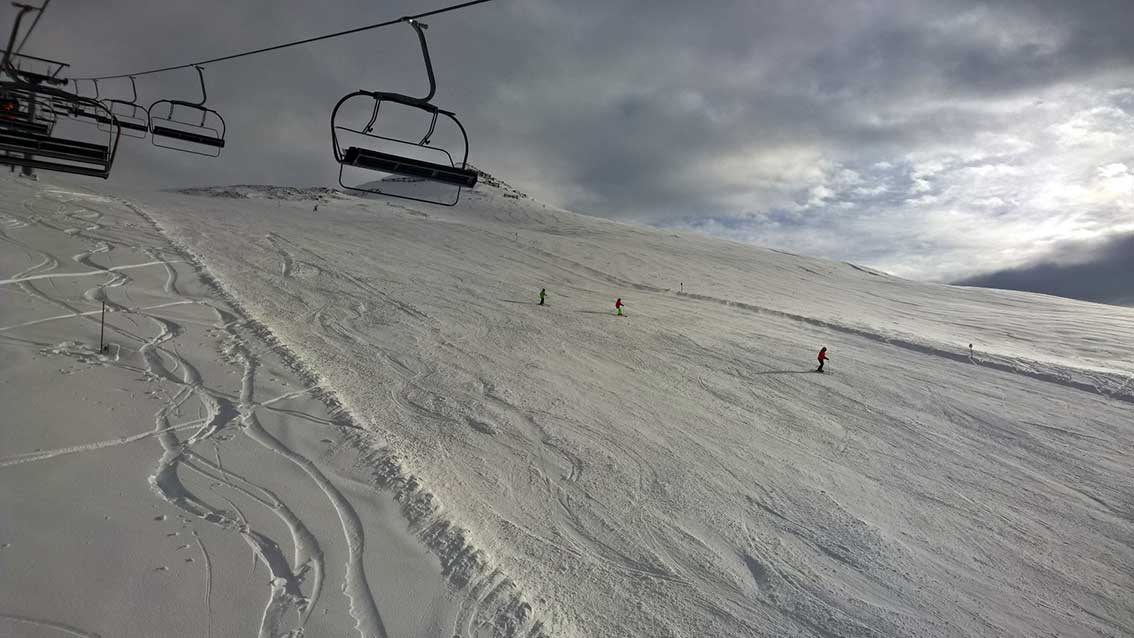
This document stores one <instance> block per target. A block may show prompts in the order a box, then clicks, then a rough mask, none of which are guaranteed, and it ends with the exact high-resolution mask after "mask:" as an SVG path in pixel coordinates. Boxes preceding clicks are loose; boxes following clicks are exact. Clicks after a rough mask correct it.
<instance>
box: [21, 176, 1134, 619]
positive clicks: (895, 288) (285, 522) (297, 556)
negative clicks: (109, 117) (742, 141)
mask: <svg viewBox="0 0 1134 638" xmlns="http://www.w3.org/2000/svg"><path fill="white" fill-rule="evenodd" d="M0 188H2V193H0V194H2V197H0V204H2V206H3V208H2V209H0V213H2V214H3V217H0V224H2V226H0V231H2V233H3V234H2V235H0V239H3V242H2V245H0V266H2V267H3V271H2V272H0V284H2V286H0V294H3V295H4V304H3V305H2V306H0V324H2V325H0V347H2V348H3V349H4V356H3V365H2V367H0V383H2V385H0V397H2V400H3V404H4V406H5V413H6V414H8V415H9V417H8V418H6V419H5V424H4V426H3V427H2V428H0V444H2V447H0V449H2V452H0V473H3V480H2V481H0V506H2V508H3V511H4V512H5V516H4V519H3V520H2V521H0V546H3V547H4V548H3V549H2V550H0V568H2V570H3V573H4V577H3V579H2V580H0V601H3V602H0V632H2V631H9V632H17V633H16V634H15V635H19V633H18V632H19V631H23V630H25V628H27V627H34V628H37V630H39V631H42V632H46V631H49V630H50V629H51V628H58V627H64V628H66V629H63V630H61V631H71V632H72V633H75V634H77V635H108V636H109V635H115V636H118V635H139V636H141V635H158V634H160V635H186V636H189V635H193V636H200V635H206V629H205V628H204V627H203V625H204V624H206V619H207V625H208V631H209V632H211V633H212V635H217V636H220V635H248V634H250V633H255V632H256V631H259V632H260V635H280V634H286V632H288V631H291V632H298V631H303V632H304V635H312V636H322V635H328V636H330V635H336V636H339V635H351V634H352V633H354V634H357V635H362V636H371V635H391V636H393V635H438V636H448V635H459V636H495V635H505V636H540V635H544V636H910V637H914V636H917V637H923V636H959V635H980V636H995V635H1005V636H1009V635H1010V636H1040V635H1045V636H1046V635H1053V636H1120V635H1134V605H1131V603H1130V601H1131V596H1132V592H1134V543H1131V539H1132V538H1134V497H1132V496H1131V495H1132V494H1134V460H1132V456H1131V454H1132V452H1134V427H1132V426H1134V419H1132V418H1131V416H1130V415H1131V413H1132V407H1134V406H1132V404H1134V381H1132V379H1134V360H1132V358H1131V356H1130V353H1131V349H1132V347H1134V309H1130V308H1121V307H1111V306H1103V305H1097V304H1090V303H1083V302H1077V301H1070V300H1065V299H1059V298H1055V297H1047V296H1042V295H1033V294H1027V293H1012V292H1003V291H994V290H984V289H975V288H974V289H970V288H961V287H952V286H945V285H932V284H923V283H916V282H911V281H906V280H902V279H899V278H895V277H891V276H889V275H886V274H885V273H881V272H877V271H874V270H872V269H870V268H865V267H861V266H857V265H853V264H847V263H836V262H831V261H826V260H823V259H818V258H811V257H803V256H798V255H791V254H786V253H780V252H776V251H772V250H766V249H760V248H755V247H752V246H747V245H741V244H735V243H730V242H725V241H721V240H717V239H711V238H706V237H701V236H698V235H694V234H686V233H677V234H674V233H670V232H663V231H658V230H655V229H649V228H643V227H637V226H632V225H625V224H619V223H615V222H611V221H606V220H601V219H596V218H591V217H586V216H580V215H576V214H573V213H570V212H567V211H563V210H559V209H556V208H554V207H549V206H545V205H543V204H540V203H539V202H536V201H534V200H532V199H530V198H527V197H525V196H523V195H522V193H520V192H519V191H517V190H516V189H513V188H511V187H509V186H507V184H505V183H503V182H501V181H499V180H496V179H492V180H482V185H481V186H479V187H478V188H477V189H476V190H475V191H472V192H468V193H466V194H465V195H464V197H463V198H462V201H461V204H460V205H458V206H457V207H454V208H451V209H450V208H441V207H432V206H427V205H424V204H416V203H408V202H402V201H396V200H390V201H387V200H384V199H381V198H361V197H353V196H349V195H344V194H329V193H328V194H319V193H315V194H314V196H311V194H308V193H307V191H306V190H303V189H287V188H283V187H263V188H261V187H247V186H245V187H217V188H210V189H196V190H194V191H193V192H192V193H191V194H187V193H170V192H165V193H152V192H133V191H127V190H122V189H116V188H112V187H109V186H106V185H102V184H91V183H89V182H85V183H79V182H71V181H61V182H58V183H55V184H52V183H50V182H49V181H46V180H45V182H42V183H38V184H37V183H33V182H28V181H24V180H16V179H9V180H6V181H4V182H3V184H2V186H0ZM234 192H235V193H240V194H241V196H240V197H233V196H232V195H230V194H227V193H234ZM319 197H321V200H322V201H320V202H319V207H318V210H317V211H315V210H313V205H312V204H313V202H312V201H311V200H312V199H316V198H319ZM68 260H70V263H69V264H67V265H65V264H66V262H67V261H68ZM541 288H546V289H547V293H548V296H547V304H546V305H544V306H540V305H538V300H537V299H538V298H537V293H538V292H539V290H540V289H541ZM616 298H621V299H622V301H623V302H624V303H625V304H626V316H623V317H617V316H615V313H614V301H615V299H616ZM104 300H105V301H107V302H108V303H109V304H110V306H111V310H112V312H111V313H110V314H109V315H108V320H107V323H108V334H109V335H110V337H111V338H110V341H111V348H110V349H109V350H108V351H106V352H102V353H100V352H99V351H98V346H97V344H98V337H97V328H98V323H97V319H98V316H99V314H98V313H99V312H100V310H101V305H100V304H101V302H102V301H104ZM112 326H113V328H112ZM969 344H972V348H971V349H970V346H969ZM821 346H826V347H828V348H829V354H830V357H831V360H830V361H829V362H828V364H827V370H826V372H825V373H824V374H815V373H814V372H813V369H814V366H815V365H816V362H815V355H816V352H817V351H818V350H819V348H820V347H821ZM111 411H113V414H111ZM92 414H94V415H96V416H94V417H92V416H91V415H92ZM13 416H14V417H15V418H12V417H13ZM9 419H10V420H9ZM80 481H82V484H81V486H80V487H78V489H75V488H76V486H79V485H80ZM9 513H11V514H10V515H9ZM104 516H105V517H107V518H106V520H104ZM159 518H160V520H159ZM168 534H176V535H175V536H167V535H168ZM182 546H184V547H182ZM194 552H195V553H194ZM182 556H184V557H185V558H193V559H194V562H193V563H187V562H178V561H181V558H182ZM163 567H164V568H165V569H162V568H163ZM202 583H206V584H205V585H202ZM190 600H192V601H193V602H192V603H190V602H187V601H190ZM37 623H38V624H37Z"/></svg>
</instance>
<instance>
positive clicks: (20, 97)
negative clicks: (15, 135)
mask: <svg viewBox="0 0 1134 638" xmlns="http://www.w3.org/2000/svg"><path fill="white" fill-rule="evenodd" d="M55 121H56V115H55V113H54V111H53V110H52V109H51V101H50V100H45V99H43V98H42V97H40V96H38V95H36V94H34V93H29V92H27V91H23V90H15V89H6V90H5V91H4V92H3V94H2V95H0V128H2V129H11V130H20V131H27V132H30V133H35V134H38V135H51V131H52V130H53V129H54V128H55Z"/></svg>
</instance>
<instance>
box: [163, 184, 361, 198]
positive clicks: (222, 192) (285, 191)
mask: <svg viewBox="0 0 1134 638" xmlns="http://www.w3.org/2000/svg"><path fill="white" fill-rule="evenodd" d="M169 192H172V193H180V194H182V195H196V196H200V197H221V198H227V199H278V200H284V201H291V202H302V201H322V200H328V199H346V198H347V197H349V195H347V194H346V193H343V192H342V191H340V190H337V189H334V188H325V187H322V186H306V187H302V186H273V185H270V184H235V185H231V186H200V187H195V188H180V189H173V190H171V191H169Z"/></svg>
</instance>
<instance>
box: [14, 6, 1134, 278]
mask: <svg viewBox="0 0 1134 638" xmlns="http://www.w3.org/2000/svg"><path fill="white" fill-rule="evenodd" d="M441 4H442V3H441V2H437V3H433V2H425V1H420V2H387V1H378V0H341V1H340V0H328V1H327V2H318V3H315V2H309V1H307V0H240V1H235V2H234V1H231V0H223V1H222V0H193V1H191V2H190V1H188V0H185V1H176V2H175V1H160V2H155V1H152V0H52V3H51V5H50V7H49V9H48V12H47V14H46V15H45V17H44V18H43V20H42V21H41V23H40V25H39V27H38V29H37V31H36V33H35V34H34V35H33V37H32V38H31V40H30V41H29V44H28V45H27V47H26V48H25V52H27V53H32V54H36V55H43V56H47V57H52V58H57V59H62V60H67V61H70V62H71V64H72V69H71V70H72V71H73V73H74V75H76V76H78V75H86V74H115V73H122V72H129V71H135V70H140V69H145V68H151V67H154V66H162V65H167V64H176V63H182V62H187V61H191V60H194V59H200V58H207V57H212V56H217V55H222V54H225V53H228V52H233V51H238V50H244V49H249V48H255V47H260V46H265V45H270V44H274V43H277V42H280V41H284V40H289V39H296V38H300V37H305V36H309V35H316V34H320V33H324V32H329V31H335V30H340V29H345V28H351V27H353V26H358V25H361V24H366V23H371V22H377V21H381V20H383V19H387V18H390V17H396V16H400V15H405V14H409V13H416V12H421V11H425V10H428V9H431V8H435V7H437V6H440V5H441ZM12 13H13V12H12V10H11V9H10V8H8V7H5V8H4V9H3V10H2V11H0V20H3V24H5V25H8V24H10V22H11V16H12ZM428 22H429V24H430V29H429V31H428V35H429V41H430V50H431V53H432V55H433V60H434V64H435V66H436V70H437V76H438V84H439V87H438V92H437V97H436V100H435V102H436V103H437V104H438V105H440V106H442V107H445V108H449V109H452V110H455V111H457V112H458V113H459V114H460V116H461V118H462V121H463V122H464V124H465V126H466V128H467V129H468V131H469V136H470V138H471V140H472V153H471V158H470V159H471V161H472V162H473V163H475V164H476V165H478V166H480V167H481V168H484V169H486V170H488V171H490V172H492V173H495V174H497V175H498V176H500V177H502V178H503V179H505V180H506V181H509V182H510V183H512V184H514V185H515V186H517V187H519V188H521V189H523V190H525V191H527V192H529V193H531V194H532V195H534V196H536V197H539V198H541V199H543V200H545V201H549V202H551V203H554V204H558V205H561V206H564V207H566V208H570V209H572V210H576V211H579V212H583V213H588V214H593V215H600V216H604V217H611V218H615V219H620V220H626V221H635V222H640V223H646V224H650V225H655V226H658V227H665V228H684V229H693V230H697V231H700V232H704V233H709V234H713V235H717V236H721V237H726V238H730V239H735V240H739V241H745V242H751V243H755V244H760V245H766V246H772V247H777V248H782V249H787V250H791V251H795V252H802V253H807V254H811V255H816V256H823V257H829V258H833V259H843V260H850V261H854V262H857V263H862V264H866V265H870V266H874V267H877V268H880V269H883V270H887V271H889V272H892V273H895V274H898V275H902V276H908V277H913V278H919V279H927V280H936V281H952V280H956V279H960V278H964V277H970V276H975V275H979V274H984V273H988V272H992V271H1000V270H1004V269H1019V268H1027V267H1030V266H1033V265H1036V264H1039V263H1055V262H1059V261H1060V260H1064V261H1067V260H1068V259H1070V260H1072V261H1074V262H1075V263H1076V264H1084V263H1090V262H1091V261H1092V260H1093V259H1094V258H1095V257H1096V256H1097V257H1099V258H1100V259H1103V260H1104V261H1106V263H1112V262H1115V261H1116V260H1114V259H1112V255H1111V252H1112V250H1113V246H1116V245H1118V246H1123V247H1125V250H1129V249H1130V246H1131V244H1130V243H1122V242H1120V241H1117V238H1118V237H1120V236H1122V235H1124V234H1126V233H1130V232H1132V231H1134V37H1132V36H1131V34H1130V29H1131V25H1134V2H1132V1H1131V0H1076V1H1074V2H1073V1H1071V0H1033V1H1025V0H1016V1H1013V0H1003V1H1001V2H994V3H993V2H969V1H963V0H957V1H953V2H945V1H941V0H932V1H930V0H926V1H924V2H922V1H918V0H892V1H881V0H872V1H862V2H855V1H852V0H830V1H821V2H820V1H812V0H791V1H788V0H783V1H780V2H770V1H768V2H757V1H754V0H738V1H736V2H731V1H726V0H708V1H706V2H690V1H688V0H680V1H671V0H648V1H647V0H642V1H639V2H621V1H618V0H570V1H563V0H559V1H552V0H496V1H495V2H492V3H489V4H486V5H482V6H478V7H474V8H471V9H468V10H466V11H464V12H461V13H452V14H448V15H445V16H438V17H435V18H433V19H431V20H429V21H428ZM415 47H416V44H415V41H414V35H413V32H412V31H411V30H410V29H409V28H408V27H402V26H398V27H394V28H391V29H385V30H381V31H373V32H368V33H364V34H359V35H356V36H352V37H349V38H345V39H341V40H335V41H329V42H323V43H319V44H315V45H312V46H309V47H305V48H300V49H291V50H287V51H283V52H279V53H274V54H269V55H265V56H261V57H254V58H246V59H243V60H238V61H233V62H226V63H218V64H216V65H213V66H211V67H209V68H208V69H207V71H206V74H207V80H208V85H209V96H210V103H211V104H212V105H213V106H214V107H215V108H216V109H217V110H218V111H220V112H221V113H223V115H224V117H225V118H226V120H227V121H228V124H229V127H230V133H229V136H228V147H227V148H226V149H225V151H224V154H223V156H222V157H221V158H220V159H218V160H206V159H201V158H197V157H193V156H187V155H183V154H177V153H172V152H169V151H160V150H158V149H154V148H152V147H151V146H150V145H149V142H148V141H147V142H143V143H138V142H136V141H133V140H127V141H126V142H124V146H123V148H122V149H121V151H120V153H119V157H120V159H119V162H118V163H117V165H116V170H115V174H114V175H113V177H112V178H111V179H112V181H114V182H117V183H123V184H139V185H145V186H155V187H167V186H187V185H204V184H216V183H224V184H230V183H282V184H300V185H308V184H316V185H330V184H333V183H334V180H335V175H336V166H335V164H334V163H333V160H332V158H331V153H330V140H329V133H328V129H329V124H328V116H329V113H330V110H331V108H332V107H333V105H334V103H335V102H336V101H337V99H338V98H339V97H341V96H342V95H343V94H345V93H347V92H350V91H353V90H355V89H358V88H368V89H379V90H389V91H401V92H407V93H415V92H419V91H420V90H421V89H422V88H423V87H424V83H425V81H424V77H423V76H422V74H421V60H420V55H419V52H418V50H417V49H416V48H415ZM195 82H196V78H195V75H194V74H193V72H192V71H179V72H174V73H169V74H164V75H161V76H148V77H145V78H139V84H138V89H139V93H140V95H141V99H140V101H143V102H147V103H148V102H149V101H152V100H155V99H158V98H159V97H183V98H187V99H196V95H197V87H196V84H195ZM80 89H81V90H82V91H83V92H85V93H90V92H91V88H90V85H89V83H87V84H83V85H80ZM101 89H102V94H103V96H106V95H108V94H111V93H114V92H121V91H125V92H126V93H127V94H128V92H129V84H128V83H126V82H120V83H117V84H116V83H113V82H108V83H103V84H102V85H101ZM1096 248H1097V250H1095V249H1096ZM1068 253H1073V254H1071V255H1070V256H1069V255H1068ZM1120 261H1121V260H1118V262H1120ZM1112 274H1115V273H1112ZM1124 274H1126V275H1128V273H1124ZM1116 276H1117V275H1116ZM1127 278H1129V279H1131V280H1134V277H1127Z"/></svg>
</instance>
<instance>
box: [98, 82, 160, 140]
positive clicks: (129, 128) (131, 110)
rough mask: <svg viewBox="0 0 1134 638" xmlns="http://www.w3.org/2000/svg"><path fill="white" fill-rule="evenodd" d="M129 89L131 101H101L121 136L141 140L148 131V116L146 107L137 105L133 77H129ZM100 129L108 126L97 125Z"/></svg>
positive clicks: (103, 124) (136, 91)
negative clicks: (131, 92)
mask: <svg viewBox="0 0 1134 638" xmlns="http://www.w3.org/2000/svg"><path fill="white" fill-rule="evenodd" d="M130 89H131V90H132V91H133V93H134V99H132V100H119V99H116V98H106V99H103V100H102V103H103V105H104V106H106V110H108V111H110V114H111V115H113V116H114V117H115V119H117V120H118V126H120V127H121V128H122V134H123V135H125V136H126V137H133V138H137V139H142V138H144V137H145V136H146V134H147V133H149V131H150V114H149V111H147V110H146V107H144V106H142V105H140V104H138V87H137V86H136V85H135V84H134V76H132V75H131V76H130ZM97 94H98V80H95V95H96V96H97ZM99 126H100V127H106V126H110V124H106V123H103V122H100V123H99Z"/></svg>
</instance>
